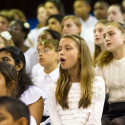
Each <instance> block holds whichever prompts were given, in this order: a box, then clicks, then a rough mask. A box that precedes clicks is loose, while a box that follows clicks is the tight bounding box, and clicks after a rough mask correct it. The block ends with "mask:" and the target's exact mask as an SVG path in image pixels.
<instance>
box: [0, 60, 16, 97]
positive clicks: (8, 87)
mask: <svg viewBox="0 0 125 125" xmlns="http://www.w3.org/2000/svg"><path fill="white" fill-rule="evenodd" d="M17 79H18V75H17V71H16V70H15V68H14V67H13V66H12V65H10V64H8V63H6V62H2V61H1V62H0V96H10V97H16V94H17V90H16V87H17Z"/></svg>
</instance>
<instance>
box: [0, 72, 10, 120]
mask: <svg viewBox="0 0 125 125" xmlns="http://www.w3.org/2000/svg"><path fill="white" fill-rule="evenodd" d="M0 96H8V93H7V86H6V80H5V77H4V76H3V75H2V74H1V73H0ZM0 121H1V120H0Z"/></svg>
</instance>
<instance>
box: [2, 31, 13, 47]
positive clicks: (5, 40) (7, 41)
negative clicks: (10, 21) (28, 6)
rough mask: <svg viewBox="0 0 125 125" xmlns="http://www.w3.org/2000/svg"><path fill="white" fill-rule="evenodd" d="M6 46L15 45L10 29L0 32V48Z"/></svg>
mask: <svg viewBox="0 0 125 125" xmlns="http://www.w3.org/2000/svg"><path fill="white" fill-rule="evenodd" d="M5 46H14V43H13V40H12V36H11V35H10V33H9V32H8V31H3V32H1V33H0V48H2V47H5Z"/></svg>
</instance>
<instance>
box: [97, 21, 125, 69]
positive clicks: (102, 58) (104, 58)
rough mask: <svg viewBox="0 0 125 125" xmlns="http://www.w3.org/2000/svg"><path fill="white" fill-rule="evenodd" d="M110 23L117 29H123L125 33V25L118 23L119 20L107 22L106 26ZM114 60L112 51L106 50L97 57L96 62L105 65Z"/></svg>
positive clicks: (100, 65) (101, 65) (122, 31)
mask: <svg viewBox="0 0 125 125" xmlns="http://www.w3.org/2000/svg"><path fill="white" fill-rule="evenodd" d="M110 25H111V26H114V27H116V28H117V29H119V30H120V31H121V33H123V34H125V25H124V24H121V23H117V22H112V23H108V24H106V26H110ZM112 60H113V54H112V52H109V51H107V50H106V51H104V52H103V53H101V54H100V55H99V56H98V58H97V59H96V61H95V62H96V64H97V65H98V66H99V67H103V66H104V65H107V64H109V63H110V62H111V61H112Z"/></svg>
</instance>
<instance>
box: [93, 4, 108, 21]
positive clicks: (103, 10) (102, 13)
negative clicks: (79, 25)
mask: <svg viewBox="0 0 125 125" xmlns="http://www.w3.org/2000/svg"><path fill="white" fill-rule="evenodd" d="M94 15H95V17H96V18H97V19H98V20H100V19H107V6H106V5H105V4H104V3H101V2H97V3H96V4H95V5H94Z"/></svg>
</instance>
